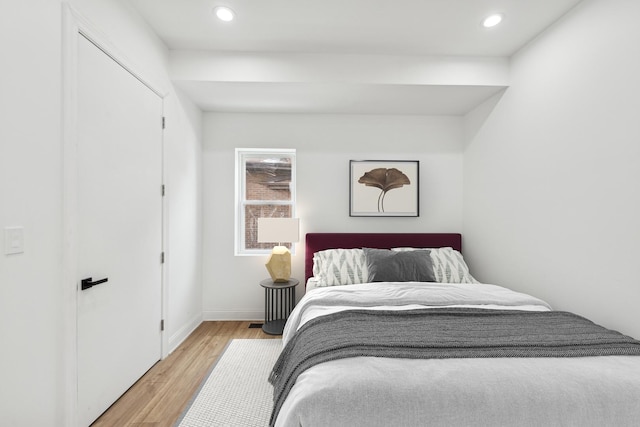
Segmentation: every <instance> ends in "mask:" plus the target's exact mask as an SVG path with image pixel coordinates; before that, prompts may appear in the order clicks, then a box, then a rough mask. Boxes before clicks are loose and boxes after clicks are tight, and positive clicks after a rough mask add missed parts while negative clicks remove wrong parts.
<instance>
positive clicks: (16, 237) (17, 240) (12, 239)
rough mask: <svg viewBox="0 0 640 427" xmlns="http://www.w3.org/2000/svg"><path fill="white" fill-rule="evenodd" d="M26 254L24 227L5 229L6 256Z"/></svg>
mask: <svg viewBox="0 0 640 427" xmlns="http://www.w3.org/2000/svg"><path fill="white" fill-rule="evenodd" d="M23 252H24V227H5V228H4V253H5V255H11V254H21V253H23Z"/></svg>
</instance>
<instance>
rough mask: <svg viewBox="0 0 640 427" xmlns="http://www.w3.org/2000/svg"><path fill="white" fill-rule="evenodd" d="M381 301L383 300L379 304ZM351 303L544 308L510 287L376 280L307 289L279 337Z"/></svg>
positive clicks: (388, 306)
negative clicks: (374, 281)
mask: <svg viewBox="0 0 640 427" xmlns="http://www.w3.org/2000/svg"><path fill="white" fill-rule="evenodd" d="M381 302H385V303H384V304H381ZM354 307H366V308H367V309H369V310H412V309H416V308H429V307H434V308H435V307H474V308H486V309H500V310H529V311H547V310H550V309H551V307H550V306H549V304H547V303H546V302H544V301H543V300H541V299H539V298H535V297H532V296H530V295H527V294H523V293H519V292H515V291H512V290H510V289H507V288H504V287H501V286H496V285H489V284H480V283H473V284H467V283H435V282H429V283H422V282H383V283H381V282H378V283H362V284H357V285H348V286H328V287H318V288H313V289H312V290H307V293H306V294H305V296H304V298H303V299H302V300H301V301H300V302H299V303H298V305H297V306H296V307H295V309H294V310H293V312H292V313H291V315H290V316H289V320H288V321H287V324H286V326H285V329H284V332H283V335H282V339H283V345H286V343H287V341H288V340H289V338H290V336H291V335H292V334H293V333H294V332H295V331H296V330H298V329H299V328H300V327H301V326H302V325H304V324H305V323H306V322H308V321H309V320H311V319H313V318H315V317H318V316H323V315H327V314H331V313H335V312H338V311H342V310H349V309H353V308H354Z"/></svg>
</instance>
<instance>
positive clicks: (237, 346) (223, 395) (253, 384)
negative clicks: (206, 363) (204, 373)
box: [176, 339, 282, 427]
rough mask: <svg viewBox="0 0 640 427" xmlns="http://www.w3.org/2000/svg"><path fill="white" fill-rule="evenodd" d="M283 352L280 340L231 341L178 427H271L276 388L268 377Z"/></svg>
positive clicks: (179, 421) (178, 423)
mask: <svg viewBox="0 0 640 427" xmlns="http://www.w3.org/2000/svg"><path fill="white" fill-rule="evenodd" d="M280 350H282V340H280V339H265V340H261V339H242V340H241V339H237V340H232V341H231V342H230V343H229V345H228V346H227V348H226V349H225V351H224V353H223V354H222V356H220V358H218V361H217V362H216V363H215V364H214V365H213V367H212V370H211V372H210V373H209V375H208V377H207V378H205V380H204V381H203V383H202V384H201V386H200V390H199V391H198V392H197V393H196V395H195V396H194V398H193V399H192V401H191V403H190V404H189V406H187V409H186V411H185V413H183V415H182V416H181V418H180V419H179V420H178V421H177V422H176V426H180V427H200V426H202V427H205V426H207V427H210V426H225V427H232V426H238V427H240V426H242V427H253V426H255V427H265V426H267V425H269V416H270V415H271V409H272V407H273V387H272V386H271V384H269V381H268V380H267V378H268V377H269V373H270V372H271V369H272V368H273V365H274V363H275V362H276V359H277V358H278V355H279V354H280Z"/></svg>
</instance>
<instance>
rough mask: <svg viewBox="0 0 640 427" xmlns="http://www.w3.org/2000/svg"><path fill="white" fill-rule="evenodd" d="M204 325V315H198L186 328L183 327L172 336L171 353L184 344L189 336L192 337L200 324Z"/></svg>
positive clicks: (170, 342) (169, 344) (170, 341)
mask: <svg viewBox="0 0 640 427" xmlns="http://www.w3.org/2000/svg"><path fill="white" fill-rule="evenodd" d="M201 323H202V315H201V314H198V315H196V316H194V317H193V318H192V319H191V320H190V321H189V322H187V323H186V324H185V325H184V326H182V327H181V328H180V329H178V330H177V331H176V332H175V333H174V334H173V335H171V336H170V337H169V343H168V346H169V353H168V354H170V353H172V352H173V350H175V349H176V348H178V346H179V345H180V344H182V342H183V341H184V340H186V339H187V337H188V336H189V335H191V333H192V332H193V331H195V329H196V328H197V327H198V326H200V324H201Z"/></svg>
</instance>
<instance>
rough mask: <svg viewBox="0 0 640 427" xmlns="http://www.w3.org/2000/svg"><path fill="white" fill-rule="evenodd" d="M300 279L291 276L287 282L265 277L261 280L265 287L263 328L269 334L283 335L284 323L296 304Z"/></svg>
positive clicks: (261, 284)
mask: <svg viewBox="0 0 640 427" xmlns="http://www.w3.org/2000/svg"><path fill="white" fill-rule="evenodd" d="M298 283H300V281H299V280H298V279H294V278H293V277H292V278H290V279H289V280H288V281H286V282H274V281H273V280H271V279H265V280H263V281H262V282H260V286H262V287H263V288H264V325H262V330H263V331H264V332H265V333H267V334H269V335H282V331H283V330H284V324H285V322H286V321H287V319H288V318H289V314H291V310H293V307H294V306H295V305H296V286H298Z"/></svg>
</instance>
